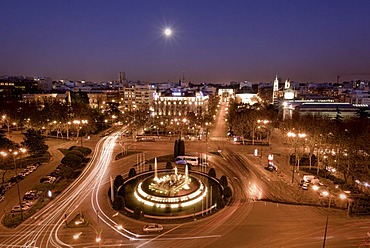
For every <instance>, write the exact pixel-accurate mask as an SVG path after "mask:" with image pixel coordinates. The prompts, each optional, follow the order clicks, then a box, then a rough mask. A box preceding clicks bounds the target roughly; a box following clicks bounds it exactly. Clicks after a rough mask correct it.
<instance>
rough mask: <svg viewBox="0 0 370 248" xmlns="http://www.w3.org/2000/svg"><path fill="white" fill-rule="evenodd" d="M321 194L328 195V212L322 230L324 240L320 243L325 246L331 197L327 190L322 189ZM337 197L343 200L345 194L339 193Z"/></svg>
mask: <svg viewBox="0 0 370 248" xmlns="http://www.w3.org/2000/svg"><path fill="white" fill-rule="evenodd" d="M322 195H323V196H325V197H329V205H328V214H327V215H326V223H325V232H324V241H323V244H322V247H323V248H325V244H326V234H327V232H328V224H329V211H330V205H331V198H332V195H331V194H330V193H329V192H328V191H324V192H322ZM339 198H340V199H341V200H345V199H346V198H347V197H346V195H345V194H340V195H339Z"/></svg>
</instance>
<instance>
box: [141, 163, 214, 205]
mask: <svg viewBox="0 0 370 248" xmlns="http://www.w3.org/2000/svg"><path fill="white" fill-rule="evenodd" d="M134 195H135V197H136V199H137V200H138V201H140V202H142V203H144V204H145V205H148V206H153V207H158V208H172V209H173V208H179V207H184V206H190V205H193V204H196V203H197V202H200V201H201V200H202V199H203V198H204V197H205V196H206V195H207V187H206V186H205V185H204V183H203V182H202V181H201V180H200V179H198V178H196V177H194V176H189V169H188V166H187V165H186V166H185V173H184V174H181V173H179V171H178V168H177V167H175V168H174V169H173V172H172V173H169V172H168V171H167V172H160V173H158V166H157V159H156V158H155V160H154V176H151V177H147V178H145V179H144V180H143V181H141V182H140V183H139V184H138V186H137V188H136V190H135V192H134Z"/></svg>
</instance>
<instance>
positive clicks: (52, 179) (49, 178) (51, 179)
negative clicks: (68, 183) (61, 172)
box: [40, 176, 56, 184]
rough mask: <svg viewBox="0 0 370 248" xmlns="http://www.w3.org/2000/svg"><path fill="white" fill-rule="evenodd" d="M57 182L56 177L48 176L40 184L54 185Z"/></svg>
mask: <svg viewBox="0 0 370 248" xmlns="http://www.w3.org/2000/svg"><path fill="white" fill-rule="evenodd" d="M55 180H56V178H55V177H52V176H46V177H43V178H41V179H40V183H50V184H52V183H54V182H55Z"/></svg>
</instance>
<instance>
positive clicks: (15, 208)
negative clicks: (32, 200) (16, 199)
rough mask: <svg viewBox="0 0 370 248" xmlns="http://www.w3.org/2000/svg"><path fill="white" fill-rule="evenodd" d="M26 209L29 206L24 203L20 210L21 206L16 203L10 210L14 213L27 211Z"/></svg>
mask: <svg viewBox="0 0 370 248" xmlns="http://www.w3.org/2000/svg"><path fill="white" fill-rule="evenodd" d="M28 209H29V207H28V206H26V205H24V206H22V210H21V207H20V206H19V205H16V206H14V207H13V208H12V210H11V212H12V213H16V212H21V211H27V210H28Z"/></svg>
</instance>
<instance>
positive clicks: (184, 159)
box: [175, 156, 199, 166]
mask: <svg viewBox="0 0 370 248" xmlns="http://www.w3.org/2000/svg"><path fill="white" fill-rule="evenodd" d="M175 163H176V164H178V165H186V164H190V165H191V166H198V165H199V158H198V157H192V156H177V157H176V159H175Z"/></svg>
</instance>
